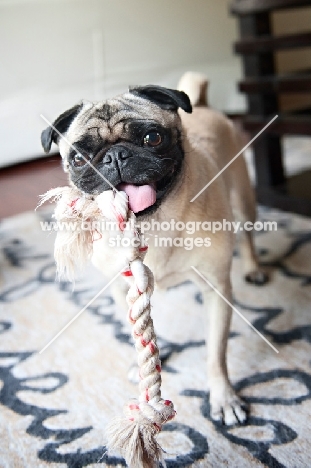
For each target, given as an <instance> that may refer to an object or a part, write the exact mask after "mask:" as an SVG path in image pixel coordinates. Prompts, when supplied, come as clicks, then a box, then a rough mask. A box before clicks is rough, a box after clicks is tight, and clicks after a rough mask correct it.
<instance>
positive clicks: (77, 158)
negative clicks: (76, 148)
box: [72, 153, 91, 167]
mask: <svg viewBox="0 0 311 468" xmlns="http://www.w3.org/2000/svg"><path fill="white" fill-rule="evenodd" d="M90 159H91V158H90V157H89V156H87V155H85V156H84V155H83V156H82V154H80V153H76V154H75V155H74V156H73V158H72V163H73V165H74V166H76V167H81V166H84V165H85V164H86V163H87V161H89V160H90Z"/></svg>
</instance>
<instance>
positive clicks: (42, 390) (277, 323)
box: [0, 208, 311, 468]
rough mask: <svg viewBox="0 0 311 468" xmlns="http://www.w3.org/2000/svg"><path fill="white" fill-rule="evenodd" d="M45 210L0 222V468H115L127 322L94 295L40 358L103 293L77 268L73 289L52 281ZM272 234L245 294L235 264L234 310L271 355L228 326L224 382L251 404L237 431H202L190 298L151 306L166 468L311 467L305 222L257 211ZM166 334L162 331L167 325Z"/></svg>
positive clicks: (263, 238) (309, 274)
mask: <svg viewBox="0 0 311 468" xmlns="http://www.w3.org/2000/svg"><path fill="white" fill-rule="evenodd" d="M45 216H46V214H45V212H40V213H37V214H35V213H25V214H22V215H19V216H16V217H13V218H10V219H6V220H3V221H2V222H1V223H0V248H1V253H0V307H1V309H0V335H1V336H0V466H1V467H3V468H13V467H14V468H20V467H31V468H34V467H36V468H41V467H42V468H43V467H51V468H52V467H53V468H56V467H68V468H69V467H70V468H80V467H81V468H82V467H84V466H89V467H100V466H107V467H116V466H120V467H121V466H125V463H124V461H123V460H122V459H121V458H120V457H118V456H117V455H113V454H106V453H105V447H104V442H103V431H104V427H105V425H106V423H107V422H108V421H109V420H110V419H111V418H112V417H113V416H115V415H119V414H120V413H121V411H122V406H123V404H124V403H125V402H126V401H127V400H128V398H130V397H135V396H136V395H137V389H136V387H135V385H133V384H131V383H130V382H129V381H128V379H127V373H128V370H129V368H130V366H131V365H132V364H133V362H134V361H135V351H134V349H133V346H132V343H131V338H130V329H129V326H128V324H127V322H126V318H125V317H124V314H123V312H122V311H121V310H119V309H118V308H117V307H116V305H115V304H114V302H113V299H112V297H111V295H110V294H109V293H107V292H105V293H104V294H103V295H101V296H100V297H99V298H98V299H97V300H96V301H95V302H94V303H93V304H92V305H91V306H90V307H88V308H87V309H86V310H85V311H84V312H83V313H82V314H81V315H80V317H79V318H78V319H77V320H76V321H75V322H74V323H73V324H72V325H71V326H70V327H69V328H68V329H67V330H66V332H64V333H63V334H62V335H61V336H60V337H59V338H58V339H57V340H55V342H54V343H53V344H52V345H51V346H50V347H49V348H47V349H46V350H45V351H44V352H43V353H42V354H39V353H38V351H39V350H40V349H42V348H43V346H45V345H46V344H47V343H48V342H49V341H50V340H51V339H52V338H53V337H54V336H55V335H56V333H57V332H58V331H59V330H60V329H62V327H63V326H64V325H66V324H67V323H68V322H69V321H70V320H71V318H73V317H74V316H75V315H76V314H77V312H79V311H80V310H81V309H82V308H83V307H84V306H85V305H86V304H87V303H88V301H89V300H90V299H91V298H92V297H93V296H94V295H95V294H96V293H97V292H98V291H99V290H100V289H101V288H102V287H103V285H104V284H105V280H104V279H103V278H102V277H101V276H100V274H99V273H97V272H95V270H92V269H91V267H90V270H88V272H87V274H86V275H85V277H84V278H83V279H82V280H81V281H78V282H77V283H76V285H75V289H74V290H73V289H72V285H71V284H69V283H66V282H60V283H58V282H55V267H54V260H53V241H54V233H47V232H43V231H42V230H41V229H40V224H39V222H40V220H41V221H42V219H44V217H45ZM260 219H262V220H276V221H277V223H278V230H277V231H276V232H259V233H257V235H256V247H257V249H258V251H259V254H260V259H261V262H262V263H263V264H265V265H267V269H268V270H269V272H270V275H271V281H270V282H269V284H267V285H265V286H264V287H262V288H257V287H255V286H252V285H249V284H246V283H245V282H244V281H243V280H242V277H241V267H240V258H239V256H238V254H236V255H235V257H234V262H233V272H232V282H233V291H234V298H235V305H236V307H237V308H238V309H239V310H240V312H242V313H243V315H244V316H245V317H246V318H247V319H248V320H249V321H251V322H252V324H253V325H254V326H255V327H256V328H257V329H258V330H259V331H260V332H261V333H263V334H264V335H265V336H266V337H267V339H268V340H270V341H271V343H272V344H273V345H274V346H275V347H276V348H277V349H278V350H279V354H276V353H275V352H274V351H273V350H272V349H271V348H270V347H269V346H268V345H267V344H266V343H265V342H264V341H263V340H262V339H261V338H260V337H259V336H258V335H257V334H255V333H254V332H253V331H252V330H251V328H249V327H248V326H247V324H246V323H245V322H244V321H242V320H241V318H240V317H239V316H238V315H235V314H234V317H233V324H232V331H231V337H230V340H229V346H228V348H229V349H228V354H229V358H228V363H229V371H230V375H231V379H232V381H233V383H234V386H235V388H236V389H237V390H238V392H239V393H240V395H241V396H242V397H243V398H244V399H245V400H246V401H248V402H249V403H250V406H251V413H250V417H249V420H248V422H247V424H246V425H244V426H236V427H225V426H222V425H218V424H215V423H214V422H213V421H211V419H210V413H209V403H208V378H207V377H206V365H205V357H206V356H205V346H204V337H205V332H204V315H205V314H207V313H208V305H207V306H203V304H202V301H201V296H200V293H199V291H198V290H197V289H196V287H195V286H193V285H192V284H190V283H189V284H183V285H180V286H179V287H178V288H175V289H171V290H169V291H168V292H166V293H157V294H155V296H154V300H153V305H154V307H153V317H154V321H155V325H156V329H157V333H158V337H159V344H160V347H161V355H162V362H163V396H164V397H165V398H169V399H171V400H172V401H173V402H174V404H175V407H176V409H177V417H176V419H175V420H174V421H172V422H171V423H169V424H167V425H166V426H164V430H163V431H162V433H161V434H160V435H159V440H160V442H161V444H162V446H163V448H164V449H165V451H166V456H165V459H166V463H167V467H168V468H173V467H174V468H175V467H176V468H177V467H229V466H230V467H239V468H244V467H245V468H246V467H262V466H267V467H275V468H280V467H288V468H292V467H297V468H298V467H309V466H311V450H310V439H311V220H310V219H307V218H302V217H299V216H296V215H291V214H284V213H281V212H278V211H274V210H268V209H263V208H262V209H261V210H260ZM167 323H169V324H170V326H169V327H168V326H167Z"/></svg>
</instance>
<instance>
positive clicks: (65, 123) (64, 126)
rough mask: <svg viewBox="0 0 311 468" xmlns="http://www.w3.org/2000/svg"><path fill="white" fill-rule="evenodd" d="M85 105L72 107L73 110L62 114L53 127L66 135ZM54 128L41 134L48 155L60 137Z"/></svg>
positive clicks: (47, 129)
mask: <svg viewBox="0 0 311 468" xmlns="http://www.w3.org/2000/svg"><path fill="white" fill-rule="evenodd" d="M82 107H83V104H77V105H76V106H74V107H72V108H71V109H68V110H66V111H65V112H63V114H61V115H60V116H59V117H57V119H56V120H55V122H53V127H54V128H56V130H58V131H59V133H65V132H66V131H67V130H68V128H69V125H70V124H71V122H72V121H73V119H74V118H75V117H76V116H77V115H78V113H79V112H80V110H81V109H82ZM54 128H52V127H48V128H46V129H45V130H43V132H42V133H41V143H42V146H43V149H44V151H45V152H46V153H48V152H49V151H50V149H51V145H52V141H53V142H54V143H57V142H58V140H59V138H60V136H59V134H58V133H57V132H56V131H55V130H54Z"/></svg>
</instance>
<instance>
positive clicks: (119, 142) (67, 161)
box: [41, 85, 192, 215]
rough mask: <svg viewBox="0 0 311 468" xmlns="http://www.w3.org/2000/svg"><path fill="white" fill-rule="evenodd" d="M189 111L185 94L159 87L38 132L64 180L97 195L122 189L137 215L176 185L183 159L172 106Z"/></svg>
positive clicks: (77, 109)
mask: <svg viewBox="0 0 311 468" xmlns="http://www.w3.org/2000/svg"><path fill="white" fill-rule="evenodd" d="M179 107H180V108H181V109H183V110H184V111H186V112H191V111H192V109H191V104H190V101H189V98H188V96H187V95H186V94H185V93H183V92H182V91H176V90H172V89H168V88H163V87H160V86H153V85H148V86H142V87H133V88H130V90H129V92H128V93H125V94H122V95H121V96H117V97H116V98H113V99H109V100H107V101H105V102H101V103H97V104H92V103H88V102H86V103H84V102H83V103H81V104H78V105H76V106H74V107H72V108H71V109H69V110H67V111H66V112H64V113H63V114H61V115H60V116H59V117H58V118H57V119H56V120H55V122H54V123H53V127H52V126H51V127H48V128H47V129H46V130H44V131H43V132H42V135H41V141H42V145H43V148H44V150H45V152H47V153H48V152H49V150H50V148H51V145H52V142H54V143H56V144H57V145H58V147H59V151H60V154H61V156H62V158H63V165H64V169H65V171H66V172H68V173H69V177H70V181H71V183H72V184H74V185H75V186H76V187H77V188H78V189H80V190H81V191H83V192H85V193H88V194H92V195H98V194H99V193H101V192H103V191H105V190H111V189H112V188H116V189H117V190H123V191H125V192H126V193H127V195H128V197H129V205H130V208H131V209H132V210H133V211H134V212H135V213H137V214H138V215H146V214H151V213H152V212H154V211H155V210H156V209H157V208H158V207H159V206H160V204H161V202H162V201H163V200H164V199H165V198H166V196H167V195H168V194H169V192H170V191H171V190H172V188H173V187H174V185H175V184H176V182H177V179H178V175H179V174H180V171H181V168H182V162H183V158H184V153H183V148H182V142H181V122H180V118H179V116H178V113H177V110H178V108H179Z"/></svg>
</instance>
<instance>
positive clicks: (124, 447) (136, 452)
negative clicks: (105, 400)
mask: <svg viewBox="0 0 311 468" xmlns="http://www.w3.org/2000/svg"><path fill="white" fill-rule="evenodd" d="M158 432H159V429H158V428H157V427H156V425H154V424H153V423H152V422H151V421H149V420H148V419H147V418H144V417H143V416H140V417H139V418H137V419H136V420H135V421H132V420H129V419H125V418H124V419H122V418H116V419H114V420H113V421H111V422H110V423H109V425H108V426H107V428H106V431H105V436H106V437H105V439H106V446H107V449H108V450H113V451H117V452H119V453H120V454H121V455H122V456H123V457H124V459H125V461H126V463H127V465H128V466H129V467H130V468H158V467H159V465H160V463H161V464H162V466H163V467H164V468H165V467H166V464H165V462H164V459H163V450H162V448H161V447H160V445H159V444H158V442H157V440H156V436H157V434H158Z"/></svg>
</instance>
